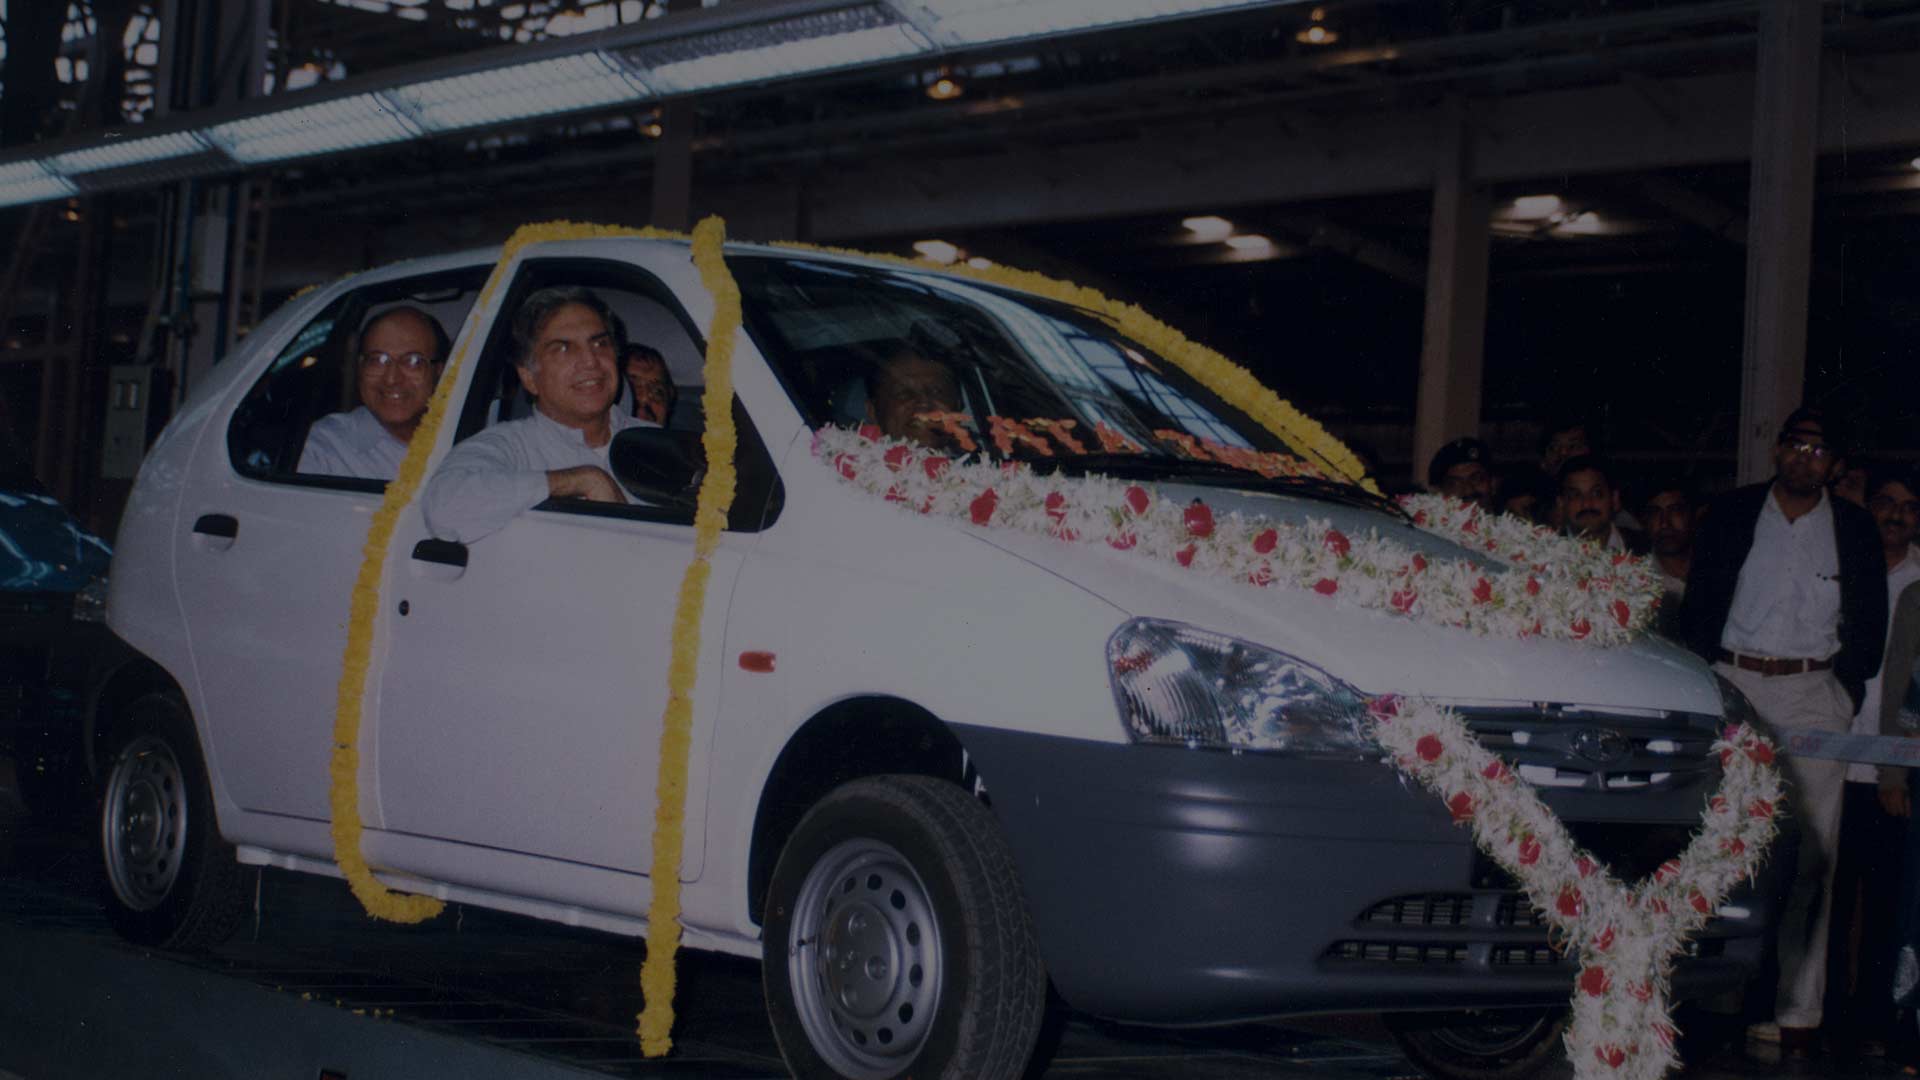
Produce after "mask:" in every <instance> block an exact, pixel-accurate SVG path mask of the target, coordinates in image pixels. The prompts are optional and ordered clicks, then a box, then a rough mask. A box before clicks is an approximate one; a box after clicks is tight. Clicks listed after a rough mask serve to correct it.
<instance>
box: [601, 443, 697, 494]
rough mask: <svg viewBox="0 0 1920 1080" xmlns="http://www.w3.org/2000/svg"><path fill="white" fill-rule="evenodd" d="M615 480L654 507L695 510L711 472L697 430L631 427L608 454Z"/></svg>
mask: <svg viewBox="0 0 1920 1080" xmlns="http://www.w3.org/2000/svg"><path fill="white" fill-rule="evenodd" d="M607 458H608V461H609V463H610V464H612V466H613V476H614V479H616V480H618V481H620V486H621V487H623V488H626V489H627V493H628V494H630V495H632V496H633V497H634V498H637V499H639V500H641V501H642V502H646V503H650V504H652V505H654V506H670V507H676V508H682V509H685V510H688V511H691V510H692V509H693V507H694V503H695V501H696V499H697V498H698V496H699V491H700V478H701V477H702V476H703V475H704V474H705V473H706V471H707V454H706V450H705V448H704V447H702V446H701V444H700V434H699V433H698V432H694V431H672V430H669V429H667V428H649V427H635V428H628V429H626V430H625V431H622V432H621V433H620V434H618V435H616V436H614V438H613V448H612V449H611V450H610V451H609V452H608V455H607Z"/></svg>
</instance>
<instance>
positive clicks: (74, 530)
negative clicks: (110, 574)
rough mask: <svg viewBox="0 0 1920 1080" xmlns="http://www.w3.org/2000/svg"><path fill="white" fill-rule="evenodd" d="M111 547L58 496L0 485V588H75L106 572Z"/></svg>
mask: <svg viewBox="0 0 1920 1080" xmlns="http://www.w3.org/2000/svg"><path fill="white" fill-rule="evenodd" d="M112 556H113V549H112V548H110V547H109V546H107V542H106V541H105V540H102V539H100V538H99V537H97V536H95V535H93V534H92V533H90V532H88V531H87V530H86V529H84V528H81V526H80V523H79V522H77V521H75V520H73V517H72V515H70V514H68V513H67V511H66V508H65V507H63V506H61V505H60V502H59V500H57V499H54V498H52V497H50V496H46V495H41V494H39V493H37V492H33V491H20V490H0V589H6V590H13V591H23V592H27V591H30V592H75V591H77V590H79V589H80V588H81V587H82V586H84V585H86V583H87V582H88V581H90V580H92V579H93V578H96V577H102V576H104V575H105V574H106V572H107V563H108V561H109V560H110V559H111V558H112Z"/></svg>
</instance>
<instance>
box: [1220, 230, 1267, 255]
mask: <svg viewBox="0 0 1920 1080" xmlns="http://www.w3.org/2000/svg"><path fill="white" fill-rule="evenodd" d="M1227 246H1228V247H1230V248H1232V249H1233V250H1235V251H1238V252H1242V253H1244V254H1254V253H1259V252H1267V251H1272V250H1273V241H1271V240H1269V239H1267V238H1266V237H1264V236H1261V235H1260V234H1259V233H1247V234H1245V235H1242V236H1229V237H1227Z"/></svg>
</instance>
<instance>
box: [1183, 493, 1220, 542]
mask: <svg viewBox="0 0 1920 1080" xmlns="http://www.w3.org/2000/svg"><path fill="white" fill-rule="evenodd" d="M1181 520H1183V521H1185V522H1186V525H1187V535H1189V536H1192V537H1196V538H1198V539H1201V540H1205V539H1206V538H1207V537H1209V536H1212V535H1213V511H1211V510H1209V509H1207V504H1206V503H1203V502H1201V501H1199V500H1198V499H1195V500H1194V502H1193V505H1192V506H1189V507H1187V509H1186V513H1184V514H1182V515H1181Z"/></svg>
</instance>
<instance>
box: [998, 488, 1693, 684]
mask: <svg viewBox="0 0 1920 1080" xmlns="http://www.w3.org/2000/svg"><path fill="white" fill-rule="evenodd" d="M1154 486H1155V487H1156V488H1157V490H1158V491H1159V492H1160V494H1162V495H1164V496H1166V497H1168V498H1173V499H1178V500H1180V501H1183V502H1184V501H1187V500H1189V499H1194V498H1199V499H1203V500H1205V501H1206V503H1207V504H1208V505H1209V506H1210V507H1212V508H1213V509H1214V510H1215V512H1216V513H1224V512H1238V513H1240V514H1241V515H1243V516H1248V517H1254V516H1258V517H1265V518H1268V519H1271V520H1273V521H1274V522H1276V523H1287V524H1295V525H1304V524H1305V523H1306V521H1307V520H1308V519H1309V518H1312V519H1316V520H1323V521H1327V522H1329V523H1330V524H1331V525H1332V526H1333V527H1334V528H1337V529H1339V530H1341V531H1342V532H1344V533H1347V534H1348V535H1350V536H1364V535H1366V534H1367V533H1368V532H1376V533H1378V534H1379V535H1380V536H1382V537H1383V538H1386V539H1390V540H1393V541H1396V542H1399V543H1401V544H1405V545H1406V546H1408V547H1409V548H1412V549H1414V550H1417V551H1419V552H1421V553H1423V554H1425V555H1426V556H1427V557H1428V558H1430V559H1432V558H1441V559H1462V558H1464V559H1471V560H1473V561H1474V562H1476V563H1478V564H1479V565H1481V566H1484V567H1487V568H1488V570H1489V572H1504V567H1505V566H1506V564H1504V563H1501V562H1497V561H1490V560H1488V559H1486V558H1485V557H1483V556H1481V555H1479V554H1477V553H1474V552H1470V551H1467V550H1466V549H1464V548H1461V547H1459V546H1458V545H1456V544H1454V543H1452V542H1451V541H1448V540H1446V539H1444V538H1442V537H1439V536H1436V535H1434V534H1432V533H1429V532H1426V531H1424V530H1421V529H1417V528H1415V527H1413V526H1412V525H1410V524H1408V523H1406V522H1405V521H1403V520H1401V519H1399V518H1396V517H1392V516H1389V515H1388V514H1385V513H1382V512H1379V511H1375V510H1369V509H1361V508H1356V507H1350V506H1344V505H1340V504H1333V503H1326V502H1320V501H1313V500H1307V499H1302V498H1295V497H1289V496H1281V495H1268V494H1261V493H1252V492H1243V491H1234V490H1223V489H1221V488H1217V487H1198V486H1191V485H1185V484H1158V485H1154ZM963 528H965V526H963ZM970 531H971V532H973V533H974V534H975V535H976V536H978V537H979V538H980V539H982V540H983V541H984V542H986V543H989V544H991V545H993V546H995V547H998V548H1000V549H1001V550H1003V551H1005V552H1007V553H1008V554H1011V555H1014V556H1017V557H1019V558H1021V559H1025V560H1027V561H1029V562H1031V563H1034V564H1035V565H1038V566H1040V567H1042V568H1044V569H1046V570H1048V571H1049V572H1051V573H1054V574H1057V575H1059V576H1060V577H1062V578H1064V579H1066V580H1068V581H1071V582H1073V583H1074V584H1076V585H1078V586H1080V587H1081V588H1084V589H1086V590H1088V591H1089V592H1091V593H1094V594H1095V595H1098V596H1100V597H1101V598H1103V599H1105V600H1107V601H1108V602H1110V603H1112V604H1114V605H1115V606H1116V607H1119V608H1120V609H1121V610H1123V611H1126V612H1128V613H1129V614H1131V615H1134V616H1141V617H1151V618H1160V619H1170V620H1174V621H1177V622H1184V623H1189V624H1191V625H1194V626H1199V627H1203V628H1205V629H1208V630H1214V631H1218V632H1222V633H1228V634H1232V635H1235V636H1237V637H1240V638H1243V639H1246V640H1248V641H1253V642H1256V643H1258V644H1261V645H1265V646H1267V647H1269V648H1273V649H1277V650H1279V651H1281V652H1285V653H1288V654H1290V655H1292V656H1295V657H1298V658H1299V659H1302V660H1305V661H1307V662H1308V663H1311V664H1314V665H1316V666H1318V667H1321V668H1323V669H1325V670H1326V671H1327V672H1329V673H1330V674H1332V675H1334V676H1335V677H1337V678H1340V679H1342V680H1344V681H1346V682H1348V683H1350V684H1352V685H1353V686H1355V687H1358V688H1359V689H1361V690H1363V691H1365V692H1367V693H1374V694H1378V693H1395V694H1405V695H1424V696H1427V697H1431V698H1434V699H1437V700H1444V701H1450V702H1454V703H1457V704H1463V705H1464V704H1484V705H1518V704H1531V703H1536V702H1555V703H1559V704H1563V705H1569V706H1578V707H1587V708H1597V709H1608V710H1615V711H1620V710H1627V711H1636V710H1647V711H1649V712H1663V711H1667V710H1679V711H1687V712H1697V713H1713V714H1717V713H1718V712H1719V711H1720V701H1719V694H1718V691H1717V690H1716V689H1715V686H1714V683H1713V679H1712V677H1711V675H1710V674H1709V672H1708V669H1707V667H1706V665H1705V664H1704V663H1703V662H1701V661H1700V660H1699V659H1698V658H1697V657H1695V656H1694V655H1693V654H1692V653H1690V652H1687V651H1686V650H1684V649H1682V648H1680V647H1679V646H1677V645H1675V644H1673V643H1672V642H1670V641H1667V640H1665V639H1663V638H1660V637H1657V636H1655V635H1652V634H1647V635H1644V636H1642V637H1640V638H1638V639H1636V640H1635V641H1634V642H1632V643H1630V644H1627V645H1622V646H1612V647H1608V646H1601V645H1593V644H1586V643H1581V642H1572V641H1550V640H1544V639H1540V638H1533V639H1527V640H1513V639H1507V638H1496V637H1488V636H1484V635H1481V634H1476V633H1474V632H1472V631H1468V630H1462V629H1457V628H1454V627H1448V626H1441V625H1437V624H1433V623H1428V622H1421V621H1417V620H1413V619H1408V618H1404V617H1400V616H1396V615H1390V614H1387V613H1384V612H1379V611H1373V610H1369V609H1364V608H1360V607H1357V606H1354V605H1350V604H1348V603H1345V602H1343V601H1341V600H1339V599H1338V598H1329V597H1324V596H1320V595H1319V594H1317V593H1314V592H1311V591H1309V590H1305V589H1294V588H1286V587H1283V586H1276V587H1270V588H1257V587H1254V586H1251V585H1248V584H1245V583H1242V582H1237V581H1229V580H1225V579H1222V578H1216V577H1210V576H1204V575H1201V574H1197V573H1194V572H1193V571H1190V570H1187V569H1184V568H1182V567H1180V566H1177V565H1174V564H1172V563H1168V562H1163V561H1161V560H1158V559H1153V558H1146V557H1142V556H1140V555H1138V554H1136V553H1131V552H1116V551H1111V550H1108V549H1106V548H1103V547H1098V546H1090V545H1085V544H1065V543H1061V542H1059V541H1058V540H1054V539H1052V538H1049V537H1043V536H1036V535H1031V534H1026V533H1020V532H1015V531H1013V530H1010V529H994V530H980V529H970Z"/></svg>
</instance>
